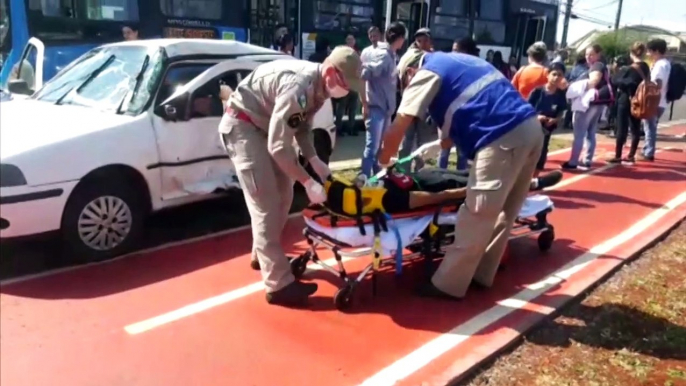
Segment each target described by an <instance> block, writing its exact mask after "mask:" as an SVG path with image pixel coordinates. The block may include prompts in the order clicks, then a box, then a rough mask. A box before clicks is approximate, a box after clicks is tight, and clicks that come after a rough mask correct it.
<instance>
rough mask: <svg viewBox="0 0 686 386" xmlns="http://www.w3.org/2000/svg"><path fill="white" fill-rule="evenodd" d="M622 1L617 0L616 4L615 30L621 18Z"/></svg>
mask: <svg viewBox="0 0 686 386" xmlns="http://www.w3.org/2000/svg"><path fill="white" fill-rule="evenodd" d="M623 2H624V1H622V0H619V4H618V5H617V18H616V19H615V31H617V30H618V29H619V19H621V18H622V3H623ZM641 24H643V21H641Z"/></svg>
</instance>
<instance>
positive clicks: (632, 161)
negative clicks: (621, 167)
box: [622, 157, 636, 165]
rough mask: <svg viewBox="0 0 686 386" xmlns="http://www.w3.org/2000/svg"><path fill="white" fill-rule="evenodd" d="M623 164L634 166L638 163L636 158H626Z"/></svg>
mask: <svg viewBox="0 0 686 386" xmlns="http://www.w3.org/2000/svg"><path fill="white" fill-rule="evenodd" d="M622 162H624V163H626V164H631V165H633V164H635V163H636V158H634V157H626V158H624V159H623V160H622Z"/></svg>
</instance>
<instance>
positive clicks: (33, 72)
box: [7, 38, 45, 95]
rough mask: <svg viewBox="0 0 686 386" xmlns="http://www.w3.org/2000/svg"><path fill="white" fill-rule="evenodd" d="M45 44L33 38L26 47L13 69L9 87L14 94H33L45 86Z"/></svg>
mask: <svg viewBox="0 0 686 386" xmlns="http://www.w3.org/2000/svg"><path fill="white" fill-rule="evenodd" d="M44 58H45V45H44V44H43V42H42V41H41V40H40V39H37V38H31V39H29V41H28V43H26V46H25V47H24V51H23V52H22V54H21V57H20V58H19V61H17V63H16V64H15V65H14V67H13V68H12V70H11V73H10V76H9V81H8V85H7V88H8V90H9V92H11V93H12V94H19V95H31V94H33V93H34V92H36V91H38V90H40V88H41V87H43V64H44V61H43V59H44Z"/></svg>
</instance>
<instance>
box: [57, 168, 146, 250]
mask: <svg viewBox="0 0 686 386" xmlns="http://www.w3.org/2000/svg"><path fill="white" fill-rule="evenodd" d="M134 186H135V185H134V184H131V183H130V181H127V179H123V178H107V179H105V178H99V179H97V180H92V181H85V182H82V185H79V186H77V188H76V190H75V191H74V193H72V196H71V197H70V198H69V201H68V202H67V206H66V208H65V211H64V215H63V216H62V227H61V230H62V240H63V243H64V244H63V257H64V258H66V259H67V260H69V261H74V262H81V263H87V262H97V261H103V260H107V259H110V258H113V257H115V256H118V255H121V254H123V253H126V252H128V251H130V250H131V249H132V248H133V247H134V246H135V245H136V243H137V242H138V240H139V239H140V236H141V235H142V233H143V230H144V225H143V223H144V220H145V217H146V214H147V213H146V209H145V208H146V206H145V204H144V203H145V201H144V198H143V194H141V192H139V191H137V189H135V188H134ZM103 237H104V239H103Z"/></svg>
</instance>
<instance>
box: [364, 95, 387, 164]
mask: <svg viewBox="0 0 686 386" xmlns="http://www.w3.org/2000/svg"><path fill="white" fill-rule="evenodd" d="M365 125H366V126H367V133H366V141H365V144H364V153H363V154H362V174H364V175H365V176H367V177H371V176H373V175H374V174H376V173H378V172H379V171H380V170H381V168H380V167H379V162H378V161H377V156H378V153H379V147H380V146H381V138H382V136H383V135H384V133H385V132H386V129H388V126H390V125H391V116H390V115H388V114H387V113H386V111H385V110H383V109H380V108H377V107H370V108H369V113H368V117H367V121H366V122H365Z"/></svg>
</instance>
